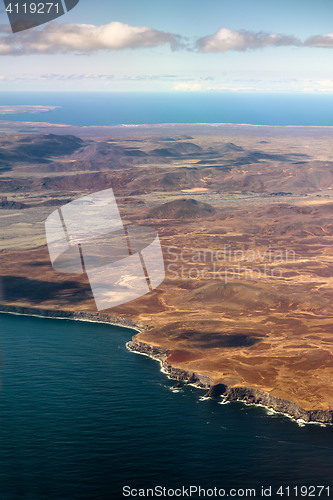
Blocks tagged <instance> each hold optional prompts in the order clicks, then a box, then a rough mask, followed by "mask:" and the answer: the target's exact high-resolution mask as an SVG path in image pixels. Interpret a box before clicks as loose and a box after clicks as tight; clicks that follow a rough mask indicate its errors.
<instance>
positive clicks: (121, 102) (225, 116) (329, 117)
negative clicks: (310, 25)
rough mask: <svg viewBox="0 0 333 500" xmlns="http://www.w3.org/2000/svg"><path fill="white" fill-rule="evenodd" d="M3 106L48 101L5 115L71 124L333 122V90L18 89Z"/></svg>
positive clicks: (1, 99) (4, 97)
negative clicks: (35, 110) (43, 109)
mask: <svg viewBox="0 0 333 500" xmlns="http://www.w3.org/2000/svg"><path fill="white" fill-rule="evenodd" d="M0 105H45V106H59V107H58V108H57V109H55V110H53V111H50V112H47V113H39V114H19V115H7V116H6V115H0V120H11V121H37V122H45V121H47V122H50V123H64V124H70V125H86V126H89V125H120V124H142V123H147V124H155V123H248V124H253V125H313V126H333V95H329V94H328V95H326V94H255V93H252V94H250V93H232V92H229V93H217V92H215V93H200V92H192V93H191V92H187V93H184V92H183V93H178V92H174V93H172V92H170V93H143V92H142V93H121V92H118V93H110V92H109V93H100V92H99V93H83V92H77V93H52V92H50V93H45V92H44V93H37V92H34V93H32V92H30V93H18V92H12V93H10V92H6V93H4V92H1V93H0Z"/></svg>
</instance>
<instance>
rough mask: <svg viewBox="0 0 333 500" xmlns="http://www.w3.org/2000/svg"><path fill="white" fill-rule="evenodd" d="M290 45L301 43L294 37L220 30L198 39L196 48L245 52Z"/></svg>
mask: <svg viewBox="0 0 333 500" xmlns="http://www.w3.org/2000/svg"><path fill="white" fill-rule="evenodd" d="M290 45H302V42H301V41H300V40H299V39H298V38H296V37H294V36H288V35H279V34H276V33H263V32H260V33H253V32H251V31H246V30H231V29H229V28H221V29H220V30H219V31H217V32H216V33H214V35H209V36H205V37H203V38H199V40H197V43H196V48H197V50H198V51H199V52H226V51H228V50H238V51H245V50H248V49H252V50H253V49H260V48H264V47H270V46H275V47H282V46H290Z"/></svg>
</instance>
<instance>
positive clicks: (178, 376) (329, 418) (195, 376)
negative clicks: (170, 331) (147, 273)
mask: <svg viewBox="0 0 333 500" xmlns="http://www.w3.org/2000/svg"><path fill="white" fill-rule="evenodd" d="M0 313H9V314H17V315H24V316H39V317H43V318H53V319H68V320H76V321H91V322H94V323H105V324H109V325H114V326H121V327H124V328H131V329H133V330H137V331H143V330H145V329H146V325H144V324H143V323H141V322H136V321H133V320H131V319H128V318H123V317H119V316H113V315H110V314H100V313H93V312H86V311H65V310H56V309H43V308H32V307H22V306H8V305H5V304H0ZM127 348H128V349H129V350H130V351H133V352H136V353H140V354H144V355H146V356H149V357H151V358H153V359H156V360H158V361H159V362H160V363H161V366H162V371H163V372H164V373H166V374H167V375H168V376H169V377H170V378H172V379H175V380H178V381H181V382H184V383H186V384H192V385H195V386H197V387H199V388H201V389H206V391H207V392H206V394H205V396H206V397H212V398H216V397H220V396H223V398H224V401H229V402H231V401H243V402H245V403H247V404H256V405H262V406H265V407H266V408H270V409H272V410H275V411H277V412H279V413H284V414H286V415H288V416H290V417H292V418H294V419H297V420H303V421H305V422H318V423H323V424H333V410H315V409H314V410H304V409H303V408H301V407H300V406H299V405H297V404H296V403H294V402H292V401H288V400H286V399H281V398H278V397H276V396H274V395H273V394H270V393H268V392H264V391H261V390H259V389H254V388H250V387H229V386H227V385H225V384H213V381H212V379H211V378H210V377H209V376H207V375H203V374H201V373H196V372H189V371H187V370H183V369H180V368H175V367H173V366H172V365H171V364H170V363H168V362H167V358H168V354H169V351H168V350H166V349H163V348H161V347H159V346H154V345H150V344H146V343H144V342H138V341H137V340H132V341H130V342H128V343H127Z"/></svg>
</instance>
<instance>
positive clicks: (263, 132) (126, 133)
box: [0, 106, 333, 140]
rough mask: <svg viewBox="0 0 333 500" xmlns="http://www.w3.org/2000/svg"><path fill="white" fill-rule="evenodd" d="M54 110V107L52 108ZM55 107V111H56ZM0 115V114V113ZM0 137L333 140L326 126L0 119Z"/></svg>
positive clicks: (331, 127) (332, 129) (330, 127)
mask: <svg viewBox="0 0 333 500" xmlns="http://www.w3.org/2000/svg"><path fill="white" fill-rule="evenodd" d="M55 107H56V106H55ZM55 107H54V108H55ZM0 116H1V111H0ZM0 133H2V134H10V133H15V134H32V133H33V134H58V135H75V136H77V137H80V138H94V137H98V138H101V137H110V136H111V137H112V138H113V139H126V138H131V139H136V138H137V139H138V140H142V139H144V138H145V137H159V136H161V134H166V135H174V134H177V135H184V134H186V135H191V134H194V133H195V134H196V135H202V136H216V135H218V136H219V137H260V138H262V139H265V138H268V139H269V138H271V137H274V138H276V137H309V138H313V139H315V138H323V137H333V126H329V125H256V124H250V123H155V124H144V123H139V124H119V125H70V124H66V123H50V122H36V121H10V120H3V119H2V118H1V119H0Z"/></svg>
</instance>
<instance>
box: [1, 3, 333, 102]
mask: <svg viewBox="0 0 333 500" xmlns="http://www.w3.org/2000/svg"><path fill="white" fill-rule="evenodd" d="M58 1H60V0H58ZM13 3H14V2H13ZM332 56H333V2H332V0H317V1H314V0H311V1H310V0H302V1H300V0H291V1H290V0H289V1H286V0H266V1H262V0H206V1H205V2H203V1H202V0H168V1H167V2H162V1H161V0H158V1H157V0H141V1H139V0H118V1H116V0H91V1H89V0H80V2H79V3H78V5H77V6H76V7H75V8H74V9H72V10H71V11H70V12H68V13H66V14H65V15H64V16H62V17H60V18H58V19H57V20H56V21H51V22H49V23H46V24H44V25H42V26H40V27H37V28H32V29H29V30H26V31H22V32H19V33H15V34H13V33H12V32H11V29H10V25H9V20H8V17H7V13H6V12H5V8H4V3H3V0H0V91H35V92H38V91H39V92H42V91H43V92H44V91H94V92H105V91H110V92H120V91H121V92H179V91H182V92H185V91H186V92H219V91H223V92H225V91H228V92H258V93H263V92H265V93H267V92H272V93H285V92H287V93H333V64H332V61H333V59H332Z"/></svg>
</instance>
